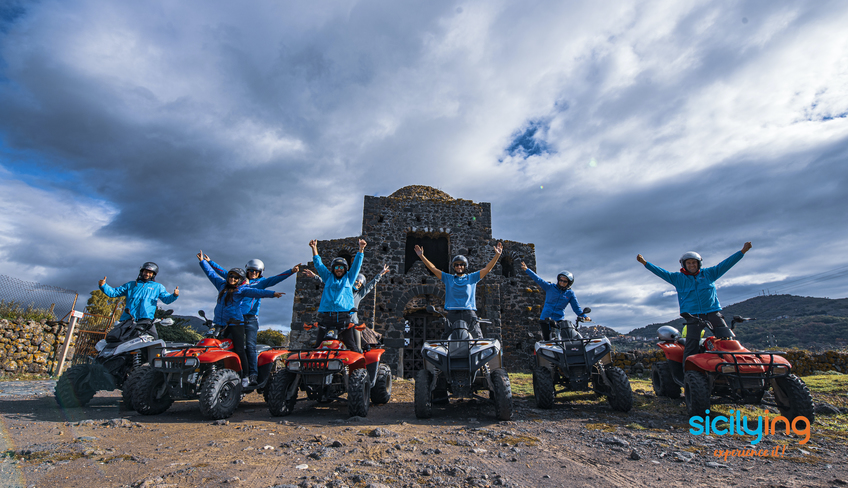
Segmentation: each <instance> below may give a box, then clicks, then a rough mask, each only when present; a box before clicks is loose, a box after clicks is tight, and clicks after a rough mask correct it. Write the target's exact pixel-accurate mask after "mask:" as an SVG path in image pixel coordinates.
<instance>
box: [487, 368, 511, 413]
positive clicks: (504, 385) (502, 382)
mask: <svg viewBox="0 0 848 488" xmlns="http://www.w3.org/2000/svg"><path fill="white" fill-rule="evenodd" d="M492 388H493V390H492V391H491V392H490V395H491V397H490V398H491V399H492V401H493V402H494V404H495V417H497V418H498V420H509V419H511V418H512V389H511V387H510V385H509V375H508V374H507V372H506V370H505V369H503V368H498V369H496V370H494V371H492Z"/></svg>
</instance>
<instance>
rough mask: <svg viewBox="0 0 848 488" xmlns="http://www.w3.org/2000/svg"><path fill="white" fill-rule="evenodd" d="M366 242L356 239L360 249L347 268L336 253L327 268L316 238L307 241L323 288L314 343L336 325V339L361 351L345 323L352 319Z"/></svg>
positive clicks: (316, 345) (318, 342) (344, 261)
mask: <svg viewBox="0 0 848 488" xmlns="http://www.w3.org/2000/svg"><path fill="white" fill-rule="evenodd" d="M366 245H367V243H366V242H365V241H364V240H363V239H359V252H358V253H356V256H355V257H354V258H353V263H351V265H350V267H349V268H348V264H347V260H345V258H342V257H337V258H335V259H333V261H332V262H331V263H330V269H327V267H326V266H325V265H324V263H323V261H321V256H320V255H318V241H317V240H315V239H313V240H311V241H309V248H310V249H312V264H314V265H315V271H317V272H318V276H320V277H321V280H322V281H323V282H324V292H323V293H322V294H321V304H320V305H319V306H318V325H319V327H318V338H317V340H316V342H315V347H318V346H320V345H321V342H322V341H323V340H324V335H325V334H326V333H327V331H328V330H330V329H335V330H340V331H341V332H340V333H339V339H340V340H341V341H342V342H343V343H344V345H345V347H347V348H348V349H349V350H351V351H356V352H362V349H361V348H360V347H359V346H358V345H357V343H356V336H355V335H354V331H353V329H348V328H347V326H348V324H350V323H351V319H352V314H353V312H354V310H353V309H354V305H353V284H354V282H355V281H356V277H357V275H359V270H360V268H362V259H363V256H364V254H363V251H365V246H366Z"/></svg>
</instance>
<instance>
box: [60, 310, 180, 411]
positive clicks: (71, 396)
mask: <svg viewBox="0 0 848 488" xmlns="http://www.w3.org/2000/svg"><path fill="white" fill-rule="evenodd" d="M173 313H174V311H173V310H168V311H167V312H165V314H164V315H163V316H162V317H160V318H158V319H155V320H150V319H141V320H138V321H136V320H134V319H132V318H130V319H128V320H125V321H123V322H121V323H119V324H117V325H116V326H115V327H114V328H113V329H112V330H111V331H109V333H108V334H106V338H105V339H101V340H100V341H99V342H98V343H97V344H96V345H95V346H94V348H95V350H96V351H97V356H95V357H93V358H89V361H88V362H87V363H83V364H75V365H73V366H71V367H70V368H68V369H67V370H66V371H65V372H64V373H62V376H60V377H59V380H58V381H57V382H56V388H55V390H54V395H55V396H56V402H58V403H59V405H60V406H62V407H65V408H74V407H84V406H86V405H87V404H88V402H89V401H91V399H92V398H93V397H94V395H95V394H96V393H97V392H98V391H101V390H106V391H112V390H114V389H116V388H118V389H121V396H122V397H123V401H124V405H127V406H129V405H131V404H132V399H131V396H132V380H131V378H132V373H133V372H134V371H136V370H137V369H138V368H140V367H141V366H142V365H143V364H145V363H147V362H148V361H150V359H151V358H152V357H153V356H155V354H156V353H157V352H158V351H159V350H161V349H164V348H167V347H171V346H174V344H167V343H165V341H163V340H161V339H158V334H157V332H156V326H157V325H161V326H169V325H172V324H173V323H174V320H173V319H172V318H170V315H171V314H173Z"/></svg>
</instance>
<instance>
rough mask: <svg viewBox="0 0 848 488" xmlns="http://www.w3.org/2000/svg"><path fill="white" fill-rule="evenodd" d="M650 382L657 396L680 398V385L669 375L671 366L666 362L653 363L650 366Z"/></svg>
mask: <svg viewBox="0 0 848 488" xmlns="http://www.w3.org/2000/svg"><path fill="white" fill-rule="evenodd" d="M651 384H652V385H653V387H654V393H655V394H656V395H657V396H664V397H669V398H680V386H679V385H678V384H677V383H675V382H674V378H673V377H672V376H671V367H670V366H669V365H668V363H667V362H665V361H663V362H659V363H655V364H654V366H653V367H652V368H651Z"/></svg>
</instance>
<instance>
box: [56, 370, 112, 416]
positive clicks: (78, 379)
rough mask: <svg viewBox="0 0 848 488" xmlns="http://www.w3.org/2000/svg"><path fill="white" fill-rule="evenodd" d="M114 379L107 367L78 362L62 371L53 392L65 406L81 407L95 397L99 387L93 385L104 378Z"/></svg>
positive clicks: (60, 403)
mask: <svg viewBox="0 0 848 488" xmlns="http://www.w3.org/2000/svg"><path fill="white" fill-rule="evenodd" d="M101 376H102V377H103V378H105V377H108V378H109V379H110V380H111V379H112V375H110V374H109V372H108V371H106V368H104V367H103V366H101V365H100V364H97V363H91V364H76V365H74V366H71V367H70V368H68V370H67V371H65V372H64V373H62V376H60V377H59V379H58V381H56V388H55V389H54V390H53V394H54V395H55V397H56V402H57V403H58V404H59V406H61V407H63V408H80V407H84V406H86V405H88V402H90V401H91V399H92V398H94V394H95V393H97V389H96V388H95V387H94V386H93V385H95V384H97V383H99V382H102V381H104V380H103V378H100V379H98V378H99V377H101Z"/></svg>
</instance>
